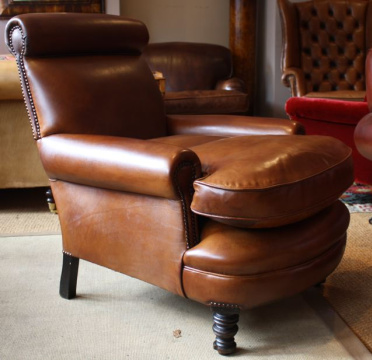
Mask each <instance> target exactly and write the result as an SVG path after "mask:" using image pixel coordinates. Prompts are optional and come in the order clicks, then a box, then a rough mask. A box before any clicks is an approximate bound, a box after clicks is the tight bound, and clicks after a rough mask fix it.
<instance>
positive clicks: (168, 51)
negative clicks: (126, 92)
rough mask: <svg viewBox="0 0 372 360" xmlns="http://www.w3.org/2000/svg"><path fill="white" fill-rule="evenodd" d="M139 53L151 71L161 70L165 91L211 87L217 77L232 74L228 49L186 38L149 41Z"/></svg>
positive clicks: (216, 81) (222, 77)
mask: <svg viewBox="0 0 372 360" xmlns="http://www.w3.org/2000/svg"><path fill="white" fill-rule="evenodd" d="M143 56H144V58H145V59H146V61H147V63H148V65H149V66H150V68H151V69H152V70H153V71H160V72H161V73H163V75H164V77H165V81H166V83H165V84H166V91H168V92H173V91H188V90H214V89H215V88H216V85H217V83H218V81H220V80H226V79H228V78H230V77H231V76H232V73H233V70H232V69H233V66H232V55H231V52H230V50H229V49H227V48H226V47H224V46H220V45H214V44H201V43H190V42H167V43H153V44H149V45H148V46H146V48H145V49H144V51H143Z"/></svg>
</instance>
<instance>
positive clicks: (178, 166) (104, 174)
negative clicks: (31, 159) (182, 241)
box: [38, 134, 201, 199]
mask: <svg viewBox="0 0 372 360" xmlns="http://www.w3.org/2000/svg"><path fill="white" fill-rule="evenodd" d="M38 147H39V151H40V155H41V160H42V163H43V166H44V168H45V171H46V173H47V174H48V176H49V178H50V179H51V181H53V180H62V181H68V182H72V183H77V184H82V185H88V186H95V187H100V188H105V189H112V190H119V191H125V192H132V193H139V194H144V195H150V196H159V197H163V198H167V199H180V197H181V196H182V190H181V188H182V189H184V188H185V187H191V184H192V182H193V181H194V180H195V178H196V177H200V171H201V170H200V168H201V167H200V161H199V158H198V157H197V155H196V154H195V153H194V152H193V151H191V150H188V149H183V148H180V147H177V146H173V145H166V144H159V143H154V142H151V141H147V140H140V139H132V138H121V137H112V136H101V135H67V134H63V135H51V136H48V137H44V138H42V139H40V140H38ZM185 168H187V169H188V170H187V173H188V174H193V175H190V176H189V179H187V180H186V181H187V182H188V184H186V185H185V179H184V178H183V177H184V173H185ZM180 172H183V174H181V175H180V174H179V173H180Z"/></svg>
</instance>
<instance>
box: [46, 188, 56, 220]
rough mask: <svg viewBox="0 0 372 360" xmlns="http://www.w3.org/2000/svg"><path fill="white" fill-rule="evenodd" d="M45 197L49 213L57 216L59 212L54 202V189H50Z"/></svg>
mask: <svg viewBox="0 0 372 360" xmlns="http://www.w3.org/2000/svg"><path fill="white" fill-rule="evenodd" d="M45 195H46V197H47V199H46V201H47V203H48V207H49V211H50V212H51V213H53V214H57V213H58V211H57V206H56V203H55V201H54V197H53V193H52V189H51V188H49V189H48V190H47V191H46V192H45Z"/></svg>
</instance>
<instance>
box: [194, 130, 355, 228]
mask: <svg viewBox="0 0 372 360" xmlns="http://www.w3.org/2000/svg"><path fill="white" fill-rule="evenodd" d="M191 149H192V150H193V151H194V152H196V154H197V155H198V156H199V158H200V160H201V164H202V170H203V174H204V177H202V178H200V179H198V180H196V181H195V182H194V189H195V194H194V197H193V201H192V204H191V209H192V211H193V212H194V213H196V214H199V215H203V216H206V217H209V218H211V219H214V220H216V221H219V222H222V223H226V224H229V225H233V226H238V227H243V228H262V227H276V226H281V225H286V224H290V223H294V222H296V221H300V220H302V219H305V218H307V217H309V216H311V215H313V214H315V213H317V212H319V211H320V210H322V209H324V208H326V207H327V206H329V205H331V204H332V203H333V202H335V201H336V200H337V199H338V198H339V197H340V195H341V194H342V193H343V192H344V191H345V190H346V189H347V188H348V187H349V186H350V185H351V184H352V182H353V178H354V177H353V170H352V158H351V150H350V149H349V148H348V147H347V146H346V145H344V144H343V143H342V142H340V141H339V140H337V139H334V138H331V137H326V136H296V135H294V136H280V135H278V136H276V135H268V136H265V135H262V136H241V137H234V138H225V139H220V140H217V141H212V142H208V143H204V144H201V145H197V146H193V147H191Z"/></svg>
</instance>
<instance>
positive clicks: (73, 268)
mask: <svg viewBox="0 0 372 360" xmlns="http://www.w3.org/2000/svg"><path fill="white" fill-rule="evenodd" d="M78 270H79V259H78V258H76V257H74V256H72V255H70V254H67V253H63V265H62V274H61V282H60V285H59V294H60V295H61V297H63V298H64V299H73V298H74V297H75V296H76V283H77V276H78Z"/></svg>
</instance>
